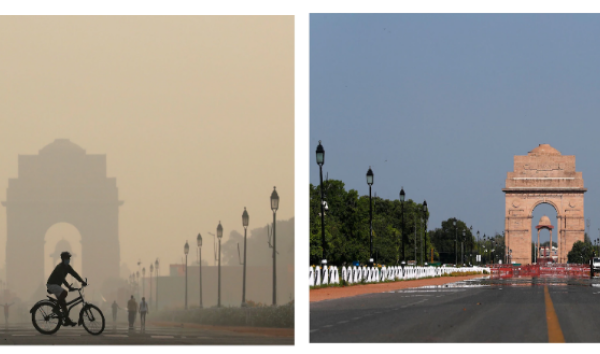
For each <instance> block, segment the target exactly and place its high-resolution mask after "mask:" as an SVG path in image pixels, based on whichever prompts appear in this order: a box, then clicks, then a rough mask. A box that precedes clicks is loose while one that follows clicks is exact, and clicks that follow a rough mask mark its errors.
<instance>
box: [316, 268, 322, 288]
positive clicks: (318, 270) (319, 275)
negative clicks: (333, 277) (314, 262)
mask: <svg viewBox="0 0 600 354" xmlns="http://www.w3.org/2000/svg"><path fill="white" fill-rule="evenodd" d="M315 275H316V278H317V280H316V281H315V286H319V285H321V267H319V266H316V267H315Z"/></svg>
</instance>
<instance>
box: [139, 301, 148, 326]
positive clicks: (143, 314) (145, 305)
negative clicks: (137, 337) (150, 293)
mask: <svg viewBox="0 0 600 354" xmlns="http://www.w3.org/2000/svg"><path fill="white" fill-rule="evenodd" d="M147 312H148V303H147V302H146V298H145V297H142V301H141V302H140V325H141V326H142V330H145V329H146V313H147Z"/></svg>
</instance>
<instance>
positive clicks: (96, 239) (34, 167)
mask: <svg viewBox="0 0 600 354" xmlns="http://www.w3.org/2000/svg"><path fill="white" fill-rule="evenodd" d="M18 164H19V165H18V178H10V179H9V181H8V189H7V192H6V201H5V202H2V205H4V206H5V207H6V216H7V240H6V277H7V282H8V284H9V287H10V288H11V290H13V291H15V292H16V293H17V296H19V297H20V298H22V299H29V298H30V297H31V296H34V292H35V291H36V289H43V284H45V282H46V279H45V278H44V260H45V257H46V255H44V237H45V235H46V232H47V231H48V229H49V228H50V227H51V226H52V225H54V224H56V223H60V222H65V223H69V224H71V225H73V226H74V227H75V228H76V229H77V230H78V231H79V234H80V235H81V253H82V254H81V255H80V257H81V262H82V269H78V270H77V271H78V273H79V274H81V275H82V276H83V277H89V280H90V283H91V284H93V285H96V286H97V288H96V289H97V290H99V289H100V286H101V285H102V282H103V281H104V280H106V279H107V278H111V277H115V278H116V277H118V276H119V265H120V250H119V228H118V218H119V216H118V215H119V206H120V205H122V204H123V202H122V201H119V199H118V190H117V183H116V179H115V178H107V177H106V155H88V154H86V152H85V150H84V149H82V148H81V147H80V146H78V145H76V144H74V143H72V142H70V141H69V140H68V139H57V140H55V141H54V142H53V143H51V144H48V145H46V146H45V147H44V148H42V149H41V150H40V151H39V155H19V158H18ZM90 290H94V289H93V288H92V289H90ZM35 296H43V294H35Z"/></svg>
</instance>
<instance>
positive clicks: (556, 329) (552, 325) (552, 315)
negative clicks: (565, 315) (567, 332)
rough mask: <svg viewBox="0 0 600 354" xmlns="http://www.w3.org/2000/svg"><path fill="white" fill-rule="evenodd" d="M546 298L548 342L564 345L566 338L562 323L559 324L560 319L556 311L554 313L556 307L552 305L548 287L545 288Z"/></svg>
mask: <svg viewBox="0 0 600 354" xmlns="http://www.w3.org/2000/svg"><path fill="white" fill-rule="evenodd" d="M544 298H545V299H546V324H547V325H548V342H550V343H564V342H565V336H564V335H563V332H562V330H561V329H560V323H558V317H557V316H556V311H554V305H552V299H551V298H550V292H549V291H548V287H547V286H544Z"/></svg>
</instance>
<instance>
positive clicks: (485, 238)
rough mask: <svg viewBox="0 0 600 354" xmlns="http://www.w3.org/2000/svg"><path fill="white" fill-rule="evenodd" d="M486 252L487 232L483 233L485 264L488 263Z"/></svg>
mask: <svg viewBox="0 0 600 354" xmlns="http://www.w3.org/2000/svg"><path fill="white" fill-rule="evenodd" d="M486 254H487V236H486V235H485V234H483V256H484V257H485V262H484V264H486V265H487V262H488V257H487V256H486Z"/></svg>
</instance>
